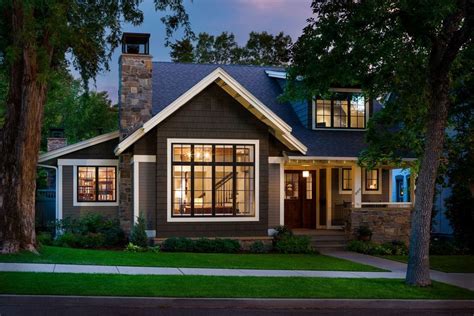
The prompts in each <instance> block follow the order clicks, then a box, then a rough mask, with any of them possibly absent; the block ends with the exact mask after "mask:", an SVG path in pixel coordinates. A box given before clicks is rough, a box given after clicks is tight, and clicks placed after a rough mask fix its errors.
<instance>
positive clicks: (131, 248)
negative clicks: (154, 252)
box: [124, 242, 147, 252]
mask: <svg viewBox="0 0 474 316" xmlns="http://www.w3.org/2000/svg"><path fill="white" fill-rule="evenodd" d="M124 251H126V252H146V251H147V248H146V247H140V246H137V245H135V244H133V243H131V242H129V243H128V244H127V246H125V250H124Z"/></svg>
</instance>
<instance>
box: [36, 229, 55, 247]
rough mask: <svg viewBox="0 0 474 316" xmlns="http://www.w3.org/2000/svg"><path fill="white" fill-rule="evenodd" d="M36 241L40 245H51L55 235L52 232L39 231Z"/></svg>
mask: <svg viewBox="0 0 474 316" xmlns="http://www.w3.org/2000/svg"><path fill="white" fill-rule="evenodd" d="M36 242H37V243H38V244H39V245H40V246H44V245H46V246H50V245H52V244H53V237H52V236H51V233H50V232H39V233H38V234H36Z"/></svg>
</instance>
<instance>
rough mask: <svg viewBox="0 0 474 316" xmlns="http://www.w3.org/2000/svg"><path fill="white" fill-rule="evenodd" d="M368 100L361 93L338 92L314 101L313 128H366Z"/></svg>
mask: <svg viewBox="0 0 474 316" xmlns="http://www.w3.org/2000/svg"><path fill="white" fill-rule="evenodd" d="M367 108H368V106H367V102H366V101H365V98H364V96H363V95H362V94H361V93H353V92H336V93H333V94H332V96H331V97H330V98H316V100H314V101H313V128H314V129H319V128H334V129H365V128H366V113H367Z"/></svg>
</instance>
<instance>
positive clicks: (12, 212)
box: [0, 0, 192, 253]
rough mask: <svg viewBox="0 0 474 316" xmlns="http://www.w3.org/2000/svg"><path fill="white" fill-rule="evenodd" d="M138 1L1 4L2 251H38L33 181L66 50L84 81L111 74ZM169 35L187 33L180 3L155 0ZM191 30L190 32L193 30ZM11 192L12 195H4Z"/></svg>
mask: <svg viewBox="0 0 474 316" xmlns="http://www.w3.org/2000/svg"><path fill="white" fill-rule="evenodd" d="M140 2H141V1H137V0H115V1H66V0H51V1H22V0H3V1H0V12H1V13H0V14H1V15H2V18H1V19H0V57H1V58H2V62H5V65H6V69H7V76H8V79H9V82H8V93H7V101H6V114H5V123H4V126H3V131H2V139H1V141H0V142H1V152H2V155H1V156H0V180H1V181H0V241H1V244H2V249H1V251H2V252H3V253H12V252H17V251H19V250H22V249H25V250H31V251H35V246H36V238H35V232H34V218H35V216H34V203H35V186H36V184H35V177H36V164H37V160H38V151H39V148H40V141H41V124H42V117H43V111H44V105H45V103H46V95H47V89H48V83H49V81H50V78H51V76H52V74H53V73H54V71H55V69H57V67H60V66H61V65H63V64H64V63H65V62H67V60H66V53H68V54H69V56H70V57H71V60H72V64H73V66H74V67H75V68H77V69H78V70H79V72H80V74H81V76H82V78H83V79H84V81H85V82H87V80H88V79H90V78H94V77H95V75H96V74H97V73H98V72H99V71H101V70H103V69H108V61H109V60H110V57H111V54H112V52H113V50H114V49H115V48H116V47H117V46H118V44H119V41H120V36H121V32H120V30H121V23H122V22H128V23H131V24H133V25H138V24H140V23H141V22H142V21H143V13H142V12H141V11H140V9H139V8H138V6H139V4H140ZM155 6H156V9H157V10H161V11H164V10H166V9H169V11H170V12H172V13H173V14H172V15H167V16H165V18H164V19H163V21H164V23H165V25H166V28H167V34H168V38H169V35H170V34H171V33H172V32H173V30H175V29H176V28H178V27H180V26H184V27H185V29H186V30H185V31H186V32H187V33H188V34H189V33H190V32H191V30H190V29H189V21H187V18H188V17H187V15H186V13H185V10H184V7H183V4H182V1H181V0H155ZM191 33H192V32H191ZM7 193H8V194H7Z"/></svg>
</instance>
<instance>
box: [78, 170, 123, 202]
mask: <svg viewBox="0 0 474 316" xmlns="http://www.w3.org/2000/svg"><path fill="white" fill-rule="evenodd" d="M116 173H117V168H116V167H115V166H107V167H105V166H104V167H93V166H81V167H77V201H78V202H115V201H116V200H117V199H116V195H117V192H116V191H117V190H116V185H117V179H116Z"/></svg>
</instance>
